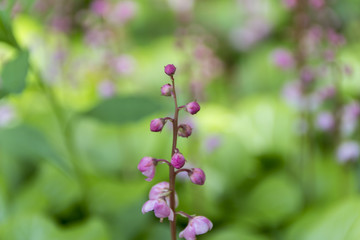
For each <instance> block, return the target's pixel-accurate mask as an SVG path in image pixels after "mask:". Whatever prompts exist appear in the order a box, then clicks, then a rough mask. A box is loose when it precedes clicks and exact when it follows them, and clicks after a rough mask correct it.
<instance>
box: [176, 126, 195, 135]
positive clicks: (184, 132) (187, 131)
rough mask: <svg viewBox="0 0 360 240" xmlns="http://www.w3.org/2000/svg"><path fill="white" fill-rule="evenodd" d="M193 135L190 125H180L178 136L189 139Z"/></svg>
mask: <svg viewBox="0 0 360 240" xmlns="http://www.w3.org/2000/svg"><path fill="white" fill-rule="evenodd" d="M191 133H192V128H191V127H190V126H189V125H188V124H180V125H179V130H178V135H179V136H180V137H186V138H187V137H189V136H190V135H191Z"/></svg>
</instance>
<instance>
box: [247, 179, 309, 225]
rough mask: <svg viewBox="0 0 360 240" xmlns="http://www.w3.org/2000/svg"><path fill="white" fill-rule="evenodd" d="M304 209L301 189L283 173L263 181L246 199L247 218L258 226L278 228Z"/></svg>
mask: <svg viewBox="0 0 360 240" xmlns="http://www.w3.org/2000/svg"><path fill="white" fill-rule="evenodd" d="M301 207H302V195H301V189H300V187H299V186H297V185H296V184H295V183H294V181H293V180H292V179H291V178H290V177H289V176H287V175H285V174H283V173H278V174H273V175H271V176H269V177H267V178H266V179H264V180H263V181H261V182H260V183H259V184H258V185H257V186H256V187H255V188H254V189H253V190H252V191H251V193H250V194H249V196H248V198H247V199H246V202H245V206H244V210H245V218H246V219H248V220H250V221H254V222H255V223H257V224H261V225H267V226H277V225H279V224H281V223H282V222H284V221H285V220H287V219H289V217H292V216H293V215H294V214H296V213H298V212H299V211H300V210H301Z"/></svg>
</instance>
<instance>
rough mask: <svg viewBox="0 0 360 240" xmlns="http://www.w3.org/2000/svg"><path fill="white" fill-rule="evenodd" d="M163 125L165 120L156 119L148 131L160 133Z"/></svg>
mask: <svg viewBox="0 0 360 240" xmlns="http://www.w3.org/2000/svg"><path fill="white" fill-rule="evenodd" d="M164 125H165V120H164V119H162V118H156V119H154V120H152V121H151V123H150V130H151V131H152V132H160V131H161V130H162V129H163V127H164Z"/></svg>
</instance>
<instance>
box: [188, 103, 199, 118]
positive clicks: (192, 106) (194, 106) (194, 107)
mask: <svg viewBox="0 0 360 240" xmlns="http://www.w3.org/2000/svg"><path fill="white" fill-rule="evenodd" d="M186 111H187V112H189V113H190V114H191V115H194V114H196V113H197V112H198V111H200V105H199V104H198V103H197V102H196V101H194V102H189V103H188V104H186Z"/></svg>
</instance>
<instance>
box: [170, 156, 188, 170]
mask: <svg viewBox="0 0 360 240" xmlns="http://www.w3.org/2000/svg"><path fill="white" fill-rule="evenodd" d="M171 164H172V165H173V166H174V168H177V169H179V168H182V167H183V166H184V164H185V158H184V156H183V155H182V154H181V153H175V154H174V155H173V156H172V157H171Z"/></svg>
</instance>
